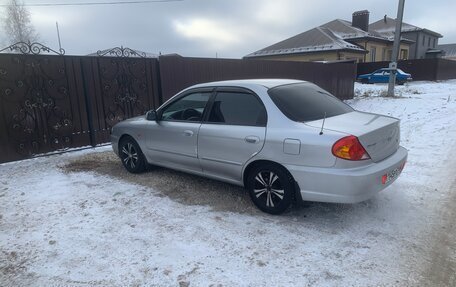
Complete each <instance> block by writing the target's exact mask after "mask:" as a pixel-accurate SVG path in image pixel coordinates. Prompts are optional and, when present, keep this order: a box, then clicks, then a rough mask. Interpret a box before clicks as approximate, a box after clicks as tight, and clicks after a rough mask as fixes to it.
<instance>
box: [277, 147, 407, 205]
mask: <svg viewBox="0 0 456 287" xmlns="http://www.w3.org/2000/svg"><path fill="white" fill-rule="evenodd" d="M406 160H407V150H406V149H405V148H403V147H399V149H398V150H397V151H396V152H395V153H394V154H393V155H391V156H389V157H388V158H386V159H384V160H383V161H381V162H377V163H372V164H369V165H367V166H363V167H358V168H347V169H338V168H314V167H304V166H296V165H288V166H287V165H286V166H285V167H286V168H287V169H288V170H289V171H290V173H291V174H292V175H293V177H294V179H295V180H296V182H297V183H298V185H299V188H300V190H301V197H302V199H303V200H305V201H321V202H335V203H356V202H361V201H364V200H367V199H369V198H371V197H372V196H374V195H375V194H376V193H378V192H379V191H381V190H383V189H385V188H386V187H388V186H389V185H390V184H391V183H393V182H394V181H395V180H396V179H397V177H396V178H394V179H393V180H391V181H389V182H388V183H386V184H383V183H382V177H383V175H385V174H387V173H388V172H390V171H392V170H394V169H396V168H399V167H401V166H402V167H403V165H404V164H405V162H406Z"/></svg>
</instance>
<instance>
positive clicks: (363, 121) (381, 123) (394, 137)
mask: <svg viewBox="0 0 456 287" xmlns="http://www.w3.org/2000/svg"><path fill="white" fill-rule="evenodd" d="M399 122H400V121H399V119H396V118H393V117H388V116H383V115H378V114H371V113H364V112H358V111H354V112H350V113H346V114H342V115H338V116H334V117H330V118H327V119H325V123H324V128H323V131H324V130H333V131H338V132H342V133H345V134H347V135H354V136H356V137H358V139H359V141H360V143H361V144H362V145H363V147H364V148H365V149H366V151H367V153H368V154H369V156H370V157H371V159H372V160H373V161H374V162H379V161H381V160H383V159H385V158H387V157H388V156H390V155H392V154H393V153H394V152H396V150H397V149H398V148H399V141H400V129H399ZM305 124H306V125H309V126H312V127H317V128H321V127H322V125H323V119H320V120H316V121H311V122H306V123H305Z"/></svg>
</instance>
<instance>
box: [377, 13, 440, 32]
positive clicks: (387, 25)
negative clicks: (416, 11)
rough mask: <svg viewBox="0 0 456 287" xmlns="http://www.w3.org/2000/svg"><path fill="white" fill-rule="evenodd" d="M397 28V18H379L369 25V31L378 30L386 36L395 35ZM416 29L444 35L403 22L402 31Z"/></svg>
mask: <svg viewBox="0 0 456 287" xmlns="http://www.w3.org/2000/svg"><path fill="white" fill-rule="evenodd" d="M395 30H396V19H393V18H390V17H387V16H386V15H385V17H384V18H383V19H381V20H378V21H377V22H374V23H372V24H370V25H369V31H376V32H377V33H379V34H382V35H384V36H386V37H394V31H395ZM416 31H422V32H425V33H428V34H431V35H434V36H436V37H439V38H442V37H443V36H442V35H441V34H439V33H437V32H434V31H431V30H428V29H425V28H420V27H418V26H415V25H412V24H409V23H405V22H402V29H401V32H402V33H407V32H416Z"/></svg>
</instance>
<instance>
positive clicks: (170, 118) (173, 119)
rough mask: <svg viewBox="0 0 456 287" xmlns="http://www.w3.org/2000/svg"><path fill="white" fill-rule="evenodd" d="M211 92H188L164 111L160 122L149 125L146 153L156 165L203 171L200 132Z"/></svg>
mask: <svg viewBox="0 0 456 287" xmlns="http://www.w3.org/2000/svg"><path fill="white" fill-rule="evenodd" d="M210 96H211V90H197V91H191V92H188V93H185V94H184V95H182V96H180V97H178V98H177V99H176V100H174V101H172V102H171V103H169V104H167V105H166V106H164V107H163V108H161V109H160V110H159V111H158V112H157V114H158V120H157V121H153V122H151V124H150V127H149V129H148V133H147V139H146V141H147V150H148V155H149V156H150V158H151V159H152V160H153V161H154V162H155V163H157V164H159V165H163V166H167V167H171V168H176V169H180V170H185V171H196V172H201V166H200V163H199V160H198V153H197V148H198V147H197V143H198V132H199V129H200V126H201V121H202V118H203V115H204V112H205V109H206V105H207V103H208V101H209V98H210Z"/></svg>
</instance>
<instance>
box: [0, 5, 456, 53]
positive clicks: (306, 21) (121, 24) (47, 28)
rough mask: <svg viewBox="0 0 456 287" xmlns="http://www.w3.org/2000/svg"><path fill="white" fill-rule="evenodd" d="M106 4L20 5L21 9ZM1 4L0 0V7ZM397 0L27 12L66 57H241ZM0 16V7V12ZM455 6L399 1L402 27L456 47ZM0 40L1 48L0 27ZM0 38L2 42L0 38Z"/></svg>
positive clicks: (375, 15)
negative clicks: (123, 52)
mask: <svg viewBox="0 0 456 287" xmlns="http://www.w3.org/2000/svg"><path fill="white" fill-rule="evenodd" d="M109 1H114V0H66V1H64V0H24V3H27V4H33V3H76V2H79V3H80V2H109ZM117 1H118V0H117ZM7 2H8V1H7V0H0V3H1V4H6V3H7ZM397 4H398V0H383V1H379V0H363V1H360V0H346V1H334V0H333V1H330V0H318V1H315V0H313V1H310V0H262V1H260V0H183V1H180V2H166V3H150V4H128V5H100V6H55V7H52V6H47V7H28V9H29V11H30V12H31V15H32V22H33V25H34V26H35V29H36V30H37V32H38V33H39V35H40V38H41V40H42V42H44V43H45V44H47V45H48V46H50V47H51V48H54V49H56V50H57V49H58V41H57V33H56V28H55V22H56V21H58V23H59V28H60V35H61V40H62V47H63V48H64V49H65V50H66V54H68V55H84V54H88V53H93V52H96V51H97V50H100V49H101V50H102V49H106V48H110V47H115V46H120V45H123V46H124V47H125V46H126V47H129V48H133V49H137V50H141V51H145V52H149V53H159V52H161V53H164V54H167V53H178V54H181V55H183V56H195V57H215V55H216V53H217V55H218V57H223V58H241V57H243V56H245V55H247V54H249V53H251V52H254V51H256V50H259V49H261V48H264V47H266V46H269V45H271V44H273V43H275V42H278V41H281V40H284V39H286V38H288V37H290V36H293V35H296V34H298V33H301V32H304V31H306V30H309V29H311V28H314V27H316V26H319V25H321V24H324V23H326V22H328V21H331V20H333V19H336V18H340V19H345V20H349V21H351V15H352V13H353V12H354V11H358V10H364V9H367V10H369V11H370V22H371V23H372V22H374V21H377V20H379V19H381V18H382V17H383V16H384V15H385V14H387V15H388V16H389V17H392V18H396V14H397ZM0 9H1V13H3V11H4V8H0ZM455 11H456V1H455V0H433V1H417V0H413V1H412V0H408V1H406V2H405V13H404V22H407V23H409V24H413V25H416V26H419V27H422V28H427V29H430V30H433V31H436V32H438V33H440V34H442V35H443V36H444V37H443V38H441V39H440V40H439V43H440V44H444V43H456V29H455V28H454V27H456V25H454V18H455ZM1 29H2V30H1V31H2V33H0V40H1V41H2V43H3V46H5V44H7V40H6V39H5V37H4V32H3V27H2V28H1ZM1 38H2V39H1Z"/></svg>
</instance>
